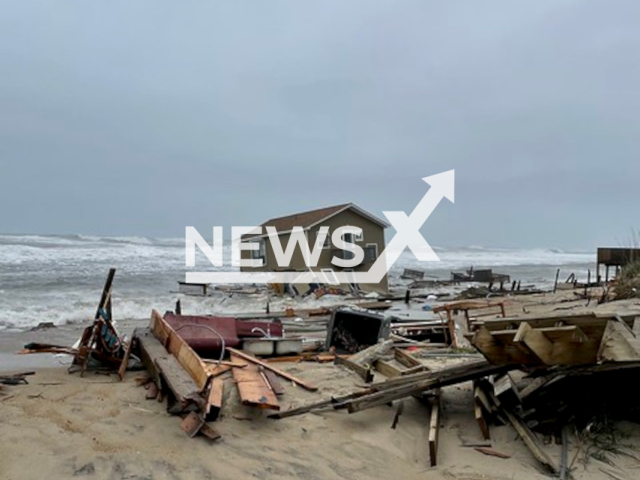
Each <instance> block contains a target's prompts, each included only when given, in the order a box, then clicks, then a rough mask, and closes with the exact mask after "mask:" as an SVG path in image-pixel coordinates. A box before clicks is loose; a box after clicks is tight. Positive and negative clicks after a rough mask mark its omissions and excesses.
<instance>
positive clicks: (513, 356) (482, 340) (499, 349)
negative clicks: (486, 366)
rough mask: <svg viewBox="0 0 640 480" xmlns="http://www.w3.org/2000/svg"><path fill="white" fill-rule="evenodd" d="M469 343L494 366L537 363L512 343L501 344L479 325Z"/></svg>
mask: <svg viewBox="0 0 640 480" xmlns="http://www.w3.org/2000/svg"><path fill="white" fill-rule="evenodd" d="M471 343H472V344H473V346H474V347H476V348H477V349H478V350H479V351H480V353H482V354H483V355H484V356H485V358H486V359H487V360H488V361H489V362H490V363H492V364H494V365H526V364H532V363H534V364H535V363H538V362H537V361H536V360H537V359H535V358H532V356H531V355H530V354H527V353H526V352H523V351H522V349H521V348H518V346H516V345H514V344H513V343H503V342H501V341H500V340H498V339H497V338H495V337H494V336H493V335H492V333H491V332H490V331H489V330H488V329H487V328H486V327H485V326H484V325H480V326H479V327H478V329H477V330H476V331H475V333H474V334H473V337H472V338H471Z"/></svg>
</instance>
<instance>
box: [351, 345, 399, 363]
mask: <svg viewBox="0 0 640 480" xmlns="http://www.w3.org/2000/svg"><path fill="white" fill-rule="evenodd" d="M392 345H393V340H385V341H383V342H380V343H376V344H375V345H371V346H370V347H367V348H365V349H364V350H360V351H359V352H358V353H354V354H353V355H351V356H350V357H349V361H350V362H352V363H356V364H358V365H362V366H366V367H372V366H373V364H374V363H375V361H376V360H378V359H379V358H380V357H383V356H384V355H386V354H387V353H389V352H390V351H391V346H392Z"/></svg>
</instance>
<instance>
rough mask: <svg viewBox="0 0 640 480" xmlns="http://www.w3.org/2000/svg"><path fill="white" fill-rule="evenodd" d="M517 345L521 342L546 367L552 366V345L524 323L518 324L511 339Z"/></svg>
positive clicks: (538, 332) (543, 336) (542, 334)
mask: <svg viewBox="0 0 640 480" xmlns="http://www.w3.org/2000/svg"><path fill="white" fill-rule="evenodd" d="M513 342H514V343H516V344H518V343H520V342H522V343H523V344H524V345H526V346H527V347H528V348H529V350H530V351H531V352H533V354H534V355H535V356H536V357H537V358H538V359H539V360H540V362H541V363H544V364H546V365H553V343H551V341H550V340H549V339H548V338H547V337H545V335H544V333H542V332H541V331H540V330H538V329H534V328H532V327H531V325H529V324H528V323H526V322H523V323H521V324H520V327H518V331H517V333H516V335H515V337H514V339H513Z"/></svg>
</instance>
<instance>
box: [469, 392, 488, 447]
mask: <svg viewBox="0 0 640 480" xmlns="http://www.w3.org/2000/svg"><path fill="white" fill-rule="evenodd" d="M485 411H486V412H487V413H489V414H490V413H491V404H490V403H489V399H488V398H487V396H486V395H485V393H484V392H483V391H482V389H481V388H480V387H479V386H475V388H474V389H473V413H474V416H475V419H476V422H478V426H479V427H480V431H481V432H482V437H483V438H484V439H485V440H489V439H490V438H491V434H490V432H489V425H488V424H487V420H486V418H485V417H484V412H485Z"/></svg>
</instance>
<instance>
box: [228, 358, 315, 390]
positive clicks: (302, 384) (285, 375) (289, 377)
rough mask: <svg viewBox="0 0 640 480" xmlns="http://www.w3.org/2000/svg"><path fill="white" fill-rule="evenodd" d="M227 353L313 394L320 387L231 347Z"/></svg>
mask: <svg viewBox="0 0 640 480" xmlns="http://www.w3.org/2000/svg"><path fill="white" fill-rule="evenodd" d="M227 351H228V352H229V353H233V355H234V356H236V357H239V358H242V359H243V360H247V361H248V362H251V363H254V364H256V365H260V366H262V367H264V368H266V369H267V370H271V371H272V372H274V373H276V374H278V375H280V376H281V377H282V378H286V379H287V380H290V381H292V382H293V383H295V384H296V385H298V386H300V387H302V388H304V389H305V390H309V391H311V392H315V391H316V390H318V387H316V386H315V385H312V384H310V383H308V382H305V381H304V380H301V379H299V378H297V377H295V376H293V375H291V374H290V373H287V372H285V371H283V370H280V369H279V368H277V367H274V366H273V365H270V364H268V363H266V362H263V361H261V360H258V359H257V358H253V357H251V356H249V355H247V354H246V353H244V352H241V351H239V350H236V349H235V348H231V347H227Z"/></svg>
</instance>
